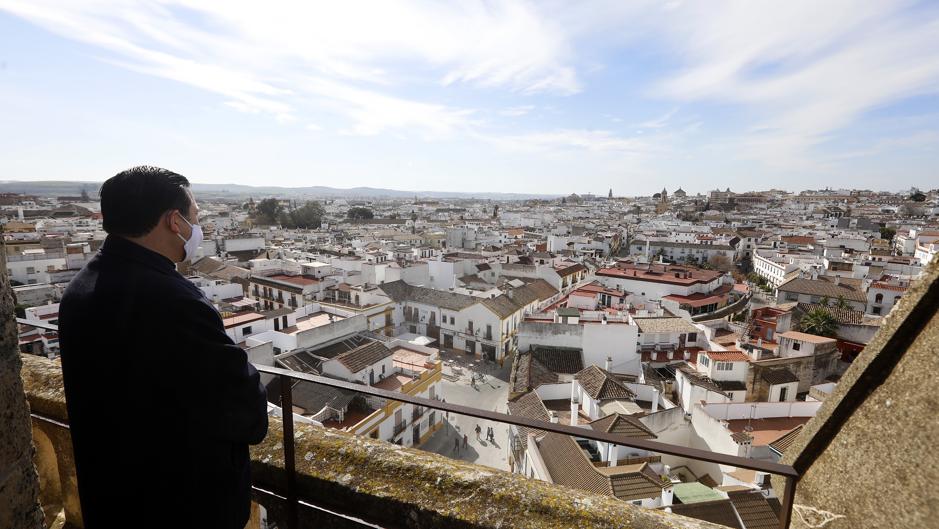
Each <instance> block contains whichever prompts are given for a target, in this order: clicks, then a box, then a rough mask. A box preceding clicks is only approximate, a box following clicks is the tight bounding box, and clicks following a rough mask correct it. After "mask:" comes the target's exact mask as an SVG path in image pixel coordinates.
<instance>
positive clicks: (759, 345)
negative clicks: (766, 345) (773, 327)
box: [756, 338, 763, 347]
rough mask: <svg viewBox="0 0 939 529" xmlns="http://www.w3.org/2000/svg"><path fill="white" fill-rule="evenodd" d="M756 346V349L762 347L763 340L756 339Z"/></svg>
mask: <svg viewBox="0 0 939 529" xmlns="http://www.w3.org/2000/svg"><path fill="white" fill-rule="evenodd" d="M756 346H757V347H763V338H757V339H756Z"/></svg>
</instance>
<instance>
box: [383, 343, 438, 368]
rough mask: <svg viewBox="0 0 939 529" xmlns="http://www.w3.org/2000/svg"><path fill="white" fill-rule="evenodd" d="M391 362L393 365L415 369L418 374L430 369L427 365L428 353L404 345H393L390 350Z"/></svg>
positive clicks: (428, 360)
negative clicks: (406, 347)
mask: <svg viewBox="0 0 939 529" xmlns="http://www.w3.org/2000/svg"><path fill="white" fill-rule="evenodd" d="M391 356H392V363H393V365H394V367H396V368H401V369H406V370H408V371H416V372H417V374H418V375H420V374H421V373H423V372H425V371H427V370H428V369H431V367H432V366H430V365H429V362H430V355H427V354H424V353H419V352H417V351H412V350H410V349H405V348H404V347H400V346H398V347H395V348H394V349H392V350H391Z"/></svg>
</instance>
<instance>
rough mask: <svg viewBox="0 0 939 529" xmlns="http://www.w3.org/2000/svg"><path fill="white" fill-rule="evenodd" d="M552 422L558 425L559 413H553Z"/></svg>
mask: <svg viewBox="0 0 939 529" xmlns="http://www.w3.org/2000/svg"><path fill="white" fill-rule="evenodd" d="M551 422H552V423H554V424H557V423H558V412H556V411H552V412H551Z"/></svg>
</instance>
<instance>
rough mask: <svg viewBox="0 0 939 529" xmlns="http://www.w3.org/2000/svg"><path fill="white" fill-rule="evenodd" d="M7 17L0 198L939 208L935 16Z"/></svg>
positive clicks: (852, 9)
mask: <svg viewBox="0 0 939 529" xmlns="http://www.w3.org/2000/svg"><path fill="white" fill-rule="evenodd" d="M370 13H371V14H372V15H373V16H370V17H362V16H361V9H360V8H356V7H355V6H327V7H323V6H317V7H316V8H315V9H314V8H312V7H310V6H304V5H302V4H301V5H281V6H275V7H271V6H268V5H266V7H265V9H264V10H260V11H258V10H252V9H251V8H249V7H241V6H228V5H226V6H225V9H224V10H223V9H221V8H219V7H216V6H213V5H211V4H210V5H198V4H194V3H188V2H178V3H177V2H171V3H154V4H138V3H133V4H126V5H125V4H124V3H121V2H101V3H98V4H95V5H94V6H88V5H86V6H74V5H69V4H66V3H63V4H61V5H58V3H57V2H28V3H20V2H6V1H0V35H2V36H0V43H2V44H3V46H2V47H0V49H3V50H4V51H3V52H2V53H0V95H2V97H3V101H4V103H5V104H4V105H3V112H4V115H5V122H6V126H5V127H0V145H2V146H0V155H2V157H3V159H4V163H3V164H2V165H0V179H2V180H30V181H32V180H103V179H105V178H107V177H109V176H111V175H113V174H114V173H116V172H118V171H119V170H121V169H124V168H126V167H128V166H132V165H137V164H141V163H150V164H154V165H160V166H165V167H167V168H170V169H172V170H175V171H178V172H180V173H182V174H185V175H186V176H187V177H189V178H190V179H191V180H192V181H194V182H200V183H210V184H227V183H234V184H243V185H277V186H283V187H301V186H314V185H321V186H329V187H335V188H351V187H375V188H389V189H397V190H428V191H442V192H472V191H474V190H480V189H484V190H486V191H489V192H507V193H532V192H537V193H544V194H554V195H567V194H570V193H572V192H576V193H581V194H583V193H593V194H596V195H602V196H605V195H606V193H607V191H608V189H609V188H610V187H612V188H613V190H614V194H615V195H617V196H639V195H646V196H647V195H650V194H652V193H654V192H657V191H660V190H661V188H662V187H665V188H667V189H669V190H673V189H676V188H679V187H681V188H683V189H684V190H686V191H688V192H689V193H698V192H701V193H704V192H706V191H708V190H711V189H714V188H720V189H725V188H727V187H730V188H731V189H734V190H735V191H745V190H750V189H753V190H759V189H771V188H777V189H786V190H802V189H822V188H826V187H831V188H835V189H837V188H862V189H865V188H866V189H873V190H888V191H900V190H905V189H909V188H910V187H912V186H916V187H920V188H922V189H929V188H931V187H934V186H935V184H932V182H935V181H936V173H935V170H934V167H936V166H937V162H939V150H937V148H936V146H937V144H939V130H937V129H936V127H935V123H936V122H937V120H936V119H935V118H936V117H937V112H939V105H937V100H936V95H935V94H936V91H937V88H939V60H937V57H936V54H935V52H934V50H935V49H937V44H939V16H937V15H939V12H937V9H936V7H935V6H930V5H927V4H926V3H922V2H909V3H896V2H871V3H866V4H864V5H856V4H855V3H852V2H826V3H824V4H823V5H817V4H811V3H786V4H785V5H782V4H779V5H772V6H752V5H749V4H747V3H742V4H730V3H729V4H725V5H723V6H721V7H720V8H719V9H714V8H712V7H711V5H708V6H699V5H687V4H683V3H680V2H672V3H668V4H665V5H659V4H658V3H651V2H650V3H645V2H635V3H631V4H630V5H629V6H620V5H618V4H616V3H609V4H604V3H599V4H592V5H591V6H589V7H586V6H584V7H570V6H565V5H563V4H539V5H537V6H535V5H530V4H524V3H519V4H507V5H504V6H485V7H480V6H475V7H474V6H467V5H463V6H461V7H451V6H439V5H433V4H431V5H423V4H420V3H402V4H398V5H395V6H391V5H388V4H378V5H375V6H372V7H371V8H370Z"/></svg>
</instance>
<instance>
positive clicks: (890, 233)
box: [880, 226, 897, 241]
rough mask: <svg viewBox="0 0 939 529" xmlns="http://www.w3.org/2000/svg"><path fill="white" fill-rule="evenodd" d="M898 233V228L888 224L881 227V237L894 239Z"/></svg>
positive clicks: (889, 239)
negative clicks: (890, 226) (889, 226)
mask: <svg viewBox="0 0 939 529" xmlns="http://www.w3.org/2000/svg"><path fill="white" fill-rule="evenodd" d="M896 235H897V230H895V229H893V228H888V227H886V226H884V227H882V228H880V238H881V239H886V240H888V241H892V240H893V238H894V237H895V236H896Z"/></svg>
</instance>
